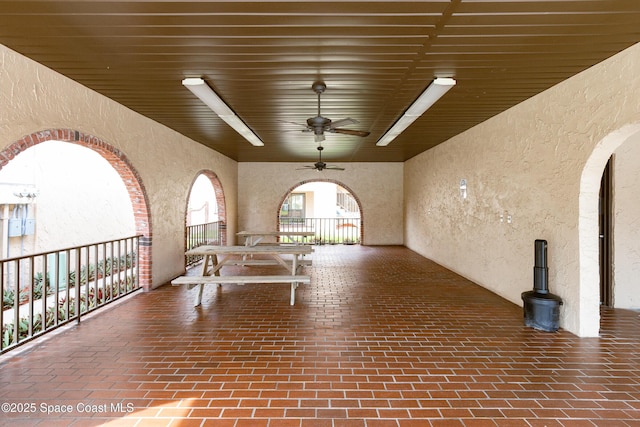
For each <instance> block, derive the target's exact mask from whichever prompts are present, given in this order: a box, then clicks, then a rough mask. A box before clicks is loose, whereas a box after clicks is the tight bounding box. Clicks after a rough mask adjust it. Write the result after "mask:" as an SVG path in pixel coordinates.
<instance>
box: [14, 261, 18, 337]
mask: <svg viewBox="0 0 640 427" xmlns="http://www.w3.org/2000/svg"><path fill="white" fill-rule="evenodd" d="M14 262H15V268H14V269H13V272H14V274H15V277H14V280H15V281H14V284H15V286H14V294H13V295H14V296H13V317H14V319H13V326H14V327H13V342H15V343H16V344H17V343H19V342H20V336H19V330H20V280H19V278H20V260H19V259H17V260H15V261H14Z"/></svg>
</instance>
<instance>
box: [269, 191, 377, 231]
mask: <svg viewBox="0 0 640 427" xmlns="http://www.w3.org/2000/svg"><path fill="white" fill-rule="evenodd" d="M311 182H329V183H332V184H336V185H339V186H340V187H342V188H344V189H345V190H347V191H348V192H349V194H351V195H352V196H353V198H354V200H355V201H356V203H357V204H358V209H360V242H361V243H362V242H364V210H363V209H362V203H361V202H360V198H359V197H358V195H357V194H356V193H354V192H353V190H351V189H350V188H349V187H348V186H346V185H345V184H343V183H342V182H340V181H338V180H335V179H306V180H304V181H300V182H298V183H297V184H296V185H294V186H293V187H289V189H288V190H287V191H286V192H285V194H284V196H283V197H282V198H280V203H278V211H277V212H276V224H278V226H277V229H278V230H279V229H280V210H281V209H282V204H283V203H284V202H285V200H287V197H288V196H289V194H291V192H292V191H293V190H295V189H296V188H298V187H300V186H301V185H304V184H308V183H311Z"/></svg>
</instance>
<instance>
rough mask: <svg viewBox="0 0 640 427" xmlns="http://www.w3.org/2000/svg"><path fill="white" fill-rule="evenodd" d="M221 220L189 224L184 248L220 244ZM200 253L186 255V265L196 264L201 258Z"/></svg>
mask: <svg viewBox="0 0 640 427" xmlns="http://www.w3.org/2000/svg"><path fill="white" fill-rule="evenodd" d="M221 230H222V222H221V221H216V222H208V223H206V224H198V225H189V226H187V233H186V242H185V247H186V250H189V249H193V248H196V247H198V246H202V245H221V244H222V232H221ZM202 258H203V257H202V255H197V256H196V255H193V256H186V259H185V264H186V267H190V266H192V265H194V264H197V263H198V262H200V261H201V260H202Z"/></svg>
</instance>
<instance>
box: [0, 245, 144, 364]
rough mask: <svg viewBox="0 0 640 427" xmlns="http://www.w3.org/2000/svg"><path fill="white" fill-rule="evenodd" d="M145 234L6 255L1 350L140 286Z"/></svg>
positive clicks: (0, 272) (0, 273) (0, 291)
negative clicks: (32, 252) (141, 239)
mask: <svg viewBox="0 0 640 427" xmlns="http://www.w3.org/2000/svg"><path fill="white" fill-rule="evenodd" d="M140 237H142V236H141V235H137V236H131V237H124V238H121V239H116V240H107V241H102V242H97V243H91V244H87V245H82V246H73V247H68V248H64V249H58V250H55V251H49V252H41V253H37V254H32V255H25V256H20V257H13V258H7V259H2V260H0V282H1V283H0V300H1V301H2V309H1V310H0V325H2V337H1V338H2V340H1V341H0V354H2V353H5V352H7V351H10V350H12V349H14V348H16V347H18V346H20V345H22V344H24V343H26V342H29V341H31V340H33V339H34V338H37V337H39V336H41V335H43V334H46V333H48V332H51V331H53V330H54V329H57V328H59V327H60V326H63V325H65V324H68V323H70V322H72V321H74V320H75V321H76V322H77V323H80V319H81V317H82V315H85V314H87V313H90V312H92V311H94V310H96V309H98V308H100V307H103V306H105V305H107V304H109V303H111V302H113V301H115V300H117V299H119V298H121V297H124V296H125V295H129V294H131V293H133V292H135V291H137V290H138V289H140V285H139V269H140V267H139V251H138V247H139V241H140Z"/></svg>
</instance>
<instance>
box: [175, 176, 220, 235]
mask: <svg viewBox="0 0 640 427" xmlns="http://www.w3.org/2000/svg"><path fill="white" fill-rule="evenodd" d="M200 175H204V176H206V177H207V178H209V181H210V182H211V185H212V186H213V192H214V193H215V197H216V205H218V220H219V221H220V224H221V225H222V227H220V244H222V245H226V244H227V228H226V224H227V204H226V201H225V198H224V189H223V188H222V183H221V182H220V179H219V178H218V175H216V174H215V173H214V172H212V171H210V170H207V169H203V170H201V171H199V172H198V173H196V174H195V176H194V178H193V181H191V185H190V186H189V192H188V194H191V190H192V189H193V184H195V182H196V180H197V179H198V177H199V176H200ZM188 209H189V199H188V198H187V206H185V209H184V211H185V222H186V212H187V210H188ZM185 232H186V227H185Z"/></svg>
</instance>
